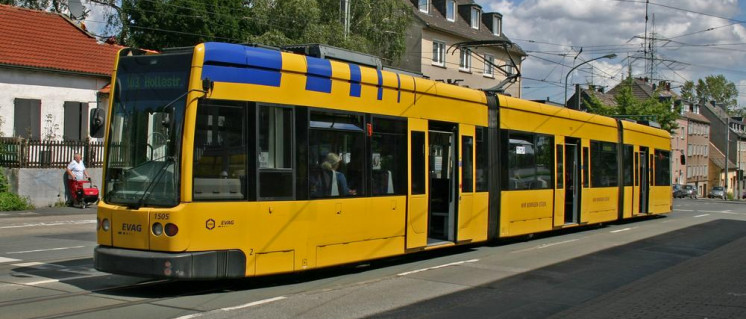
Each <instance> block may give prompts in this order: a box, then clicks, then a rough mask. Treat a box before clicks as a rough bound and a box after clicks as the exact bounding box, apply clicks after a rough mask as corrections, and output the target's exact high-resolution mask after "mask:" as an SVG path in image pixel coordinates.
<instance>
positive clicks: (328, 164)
mask: <svg viewBox="0 0 746 319" xmlns="http://www.w3.org/2000/svg"><path fill="white" fill-rule="evenodd" d="M339 162H340V158H339V156H338V155H337V154H334V153H329V154H327V155H326V158H325V159H324V162H323V163H321V168H322V174H321V175H322V178H321V182H322V183H323V185H324V188H323V189H324V190H325V191H324V193H323V195H322V196H349V195H356V194H357V192H356V191H355V190H352V189H349V187H348V186H347V178H346V177H345V175H344V174H342V172H338V171H337V169H338V168H339ZM332 177H334V178H332Z"/></svg>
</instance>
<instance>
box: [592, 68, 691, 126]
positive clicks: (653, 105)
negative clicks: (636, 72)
mask: <svg viewBox="0 0 746 319" xmlns="http://www.w3.org/2000/svg"><path fill="white" fill-rule="evenodd" d="M620 87H621V89H620V90H619V92H617V94H616V95H615V96H614V99H615V101H616V106H610V105H605V104H603V102H601V100H600V99H598V98H597V97H596V96H594V95H590V99H589V100H584V101H583V103H584V105H585V108H586V109H587V110H588V112H590V113H594V114H600V115H605V116H612V117H628V118H630V119H633V120H641V119H647V120H653V121H655V122H658V124H660V125H661V128H662V129H664V130H667V131H669V132H672V131H673V130H675V129H676V128H677V127H678V125H677V124H676V119H678V117H679V111H680V110H679V109H678V108H680V106H677V107H675V108H672V107H671V104H670V102H668V101H661V100H659V99H658V98H656V97H657V96H659V95H660V94H659V93H660V90H661V88H658V90H656V91H655V92H654V93H653V97H651V98H649V99H646V100H642V101H641V100H638V99H637V98H636V97H635V96H634V95H633V94H632V78H627V79H626V80H624V82H622V83H621V84H620Z"/></svg>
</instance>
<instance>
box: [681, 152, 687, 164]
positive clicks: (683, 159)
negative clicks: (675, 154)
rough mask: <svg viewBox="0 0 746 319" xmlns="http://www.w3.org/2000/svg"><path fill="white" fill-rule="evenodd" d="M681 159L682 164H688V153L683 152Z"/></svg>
mask: <svg viewBox="0 0 746 319" xmlns="http://www.w3.org/2000/svg"><path fill="white" fill-rule="evenodd" d="M680 161H681V165H686V155H684V154H681V159H680Z"/></svg>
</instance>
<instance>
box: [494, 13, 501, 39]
mask: <svg viewBox="0 0 746 319" xmlns="http://www.w3.org/2000/svg"><path fill="white" fill-rule="evenodd" d="M502 29H503V19H502V18H500V17H498V16H492V34H494V35H495V36H498V37H499V36H500V34H502Z"/></svg>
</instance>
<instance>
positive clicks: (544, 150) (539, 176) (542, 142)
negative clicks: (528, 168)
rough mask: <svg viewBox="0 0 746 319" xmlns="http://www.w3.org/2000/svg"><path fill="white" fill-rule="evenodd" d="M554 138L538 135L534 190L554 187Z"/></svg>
mask: <svg viewBox="0 0 746 319" xmlns="http://www.w3.org/2000/svg"><path fill="white" fill-rule="evenodd" d="M553 168H554V137H551V136H548V135H538V134H537V135H536V182H537V185H536V187H534V188H542V189H546V188H553V187H554V176H553V175H554V174H552V172H553V171H554V169H553Z"/></svg>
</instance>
